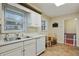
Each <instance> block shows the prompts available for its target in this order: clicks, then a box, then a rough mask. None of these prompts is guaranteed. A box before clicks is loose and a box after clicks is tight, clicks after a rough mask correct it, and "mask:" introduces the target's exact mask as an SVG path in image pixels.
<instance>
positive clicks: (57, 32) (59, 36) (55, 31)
mask: <svg viewBox="0 0 79 59" xmlns="http://www.w3.org/2000/svg"><path fill="white" fill-rule="evenodd" d="M75 18H78V23H77V25H76V26H77V27H76V33H77V46H79V27H78V26H79V13H74V14H70V15H63V16H58V17H55V18H52V20H51V21H50V23H51V24H50V34H51V35H54V34H55V35H57V39H58V43H64V21H65V20H69V19H70V20H71V19H75ZM54 22H58V23H59V27H58V28H52V23H54ZM70 22H71V21H70ZM72 22H74V21H72ZM69 27H71V28H73V26H71V25H70V26H69ZM71 28H70V29H71ZM69 31H70V30H69ZM72 31H74V30H72Z"/></svg>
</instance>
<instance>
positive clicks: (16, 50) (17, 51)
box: [1, 47, 23, 56]
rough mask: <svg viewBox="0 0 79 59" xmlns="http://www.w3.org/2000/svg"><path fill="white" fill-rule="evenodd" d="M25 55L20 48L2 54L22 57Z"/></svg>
mask: <svg viewBox="0 0 79 59" xmlns="http://www.w3.org/2000/svg"><path fill="white" fill-rule="evenodd" d="M22 55H23V48H22V47H18V48H16V49H13V50H11V51H8V52H5V53H2V54H1V56H22Z"/></svg>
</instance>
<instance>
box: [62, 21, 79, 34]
mask: <svg viewBox="0 0 79 59" xmlns="http://www.w3.org/2000/svg"><path fill="white" fill-rule="evenodd" d="M76 24H77V23H76V20H75V19H68V20H65V22H64V25H65V27H64V28H65V29H64V30H65V33H76Z"/></svg>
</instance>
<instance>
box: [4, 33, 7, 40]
mask: <svg viewBox="0 0 79 59" xmlns="http://www.w3.org/2000/svg"><path fill="white" fill-rule="evenodd" d="M7 37H8V33H6V35H5V38H4V41H8V39H7Z"/></svg>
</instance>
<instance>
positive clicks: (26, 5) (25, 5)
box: [18, 3, 42, 14]
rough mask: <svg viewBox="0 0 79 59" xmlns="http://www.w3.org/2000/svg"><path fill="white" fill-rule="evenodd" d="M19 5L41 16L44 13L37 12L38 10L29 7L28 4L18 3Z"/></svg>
mask: <svg viewBox="0 0 79 59" xmlns="http://www.w3.org/2000/svg"><path fill="white" fill-rule="evenodd" d="M18 4H20V5H22V6H24V7H26V8H29V9H31V10H33V11H35V12H37V13H39V14H42V12H40V11H38V10H36V9H35V8H33V7H32V6H30V5H28V4H27V3H18Z"/></svg>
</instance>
